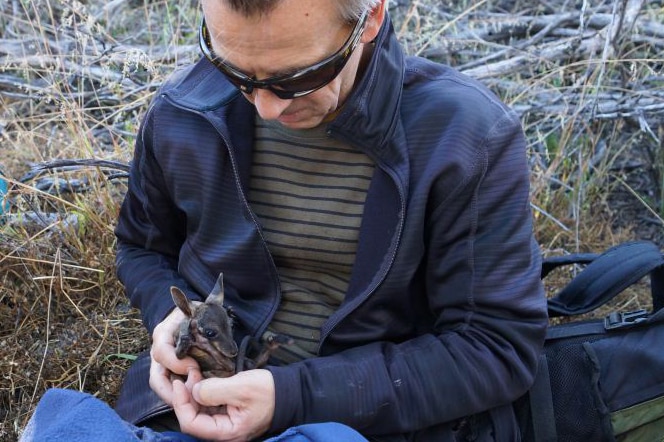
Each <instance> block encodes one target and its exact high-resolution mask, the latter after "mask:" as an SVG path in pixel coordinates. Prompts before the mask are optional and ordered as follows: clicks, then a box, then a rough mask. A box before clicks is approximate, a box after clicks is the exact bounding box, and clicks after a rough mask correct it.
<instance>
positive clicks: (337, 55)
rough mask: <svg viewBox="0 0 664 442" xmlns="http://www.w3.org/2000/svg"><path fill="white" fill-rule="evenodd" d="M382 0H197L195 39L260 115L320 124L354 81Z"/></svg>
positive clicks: (376, 28) (287, 121) (374, 31)
mask: <svg viewBox="0 0 664 442" xmlns="http://www.w3.org/2000/svg"><path fill="white" fill-rule="evenodd" d="M385 2H386V1H385V0H345V1H329V0H203V12H204V15H205V27H204V28H202V33H201V37H202V38H201V47H202V48H203V50H204V52H205V53H206V55H207V56H208V58H210V59H211V60H212V61H213V63H215V64H216V65H217V67H218V68H219V69H220V70H221V71H222V72H223V73H224V74H225V75H226V76H227V77H228V78H229V79H230V80H231V81H232V82H233V83H234V84H236V86H238V87H240V89H241V90H243V92H244V94H245V96H246V98H247V99H248V100H249V101H250V102H252V103H253V104H254V105H255V106H256V109H257V111H258V113H259V114H260V115H261V117H262V118H264V119H268V120H278V121H279V122H280V123H281V124H283V125H284V126H287V127H291V128H296V129H298V128H300V129H302V128H310V127H314V126H317V125H318V124H320V123H321V122H322V121H323V120H324V119H325V118H326V117H327V116H328V115H330V114H332V113H333V112H334V111H336V110H337V108H339V107H340V106H341V105H342V104H343V103H344V101H345V100H346V98H347V97H348V95H349V94H350V92H351V90H352V88H353V85H354V84H355V82H356V79H357V76H358V72H359V70H360V68H361V66H362V58H363V56H367V55H368V53H369V51H368V50H367V46H366V45H367V43H369V42H371V41H372V40H373V39H374V38H375V37H376V35H377V34H378V31H379V29H380V27H381V25H382V23H383V20H384V16H385Z"/></svg>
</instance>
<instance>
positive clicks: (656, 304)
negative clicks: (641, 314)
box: [542, 241, 664, 317]
mask: <svg viewBox="0 0 664 442" xmlns="http://www.w3.org/2000/svg"><path fill="white" fill-rule="evenodd" d="M567 264H587V266H586V268H585V269H583V270H582V271H581V272H580V273H579V274H578V275H577V276H576V277H575V278H574V279H572V281H570V282H569V284H567V285H566V286H565V287H564V288H563V289H562V290H561V291H560V292H558V293H557V294H556V295H555V296H554V297H553V298H550V299H549V300H548V307H549V316H550V317H556V316H572V315H578V314H582V313H588V312H590V311H592V310H594V309H596V308H598V307H600V306H602V305H604V304H606V303H607V302H608V301H610V300H611V299H613V298H614V297H615V296H616V295H618V294H619V293H621V292H622V291H623V290H625V289H626V288H627V287H629V286H631V285H632V284H634V283H636V282H638V281H639V280H640V279H641V278H643V277H644V276H646V275H648V274H650V275H651V291H652V297H653V311H657V310H659V309H660V308H662V306H664V258H663V257H662V253H661V252H660V250H659V248H658V247H657V246H656V245H655V244H654V243H652V242H650V241H634V242H627V243H623V244H619V245H617V246H614V247H612V248H610V249H608V250H606V251H605V252H604V253H601V254H588V253H582V254H571V255H567V256H564V257H556V258H547V259H545V260H544V263H543V265H542V277H545V276H546V275H547V274H548V273H549V272H551V270H553V269H554V268H556V267H559V266H561V265H567Z"/></svg>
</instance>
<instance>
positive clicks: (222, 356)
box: [171, 275, 238, 367]
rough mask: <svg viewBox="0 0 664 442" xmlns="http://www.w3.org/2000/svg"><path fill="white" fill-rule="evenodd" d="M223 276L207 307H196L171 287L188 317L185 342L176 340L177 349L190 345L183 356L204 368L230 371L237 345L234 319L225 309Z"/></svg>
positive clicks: (181, 329)
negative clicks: (234, 336)
mask: <svg viewBox="0 0 664 442" xmlns="http://www.w3.org/2000/svg"><path fill="white" fill-rule="evenodd" d="M222 277H223V275H220V276H219V280H218V281H217V284H216V285H215V287H214V289H213V290H212V292H211V293H210V294H209V295H208V297H207V298H206V300H205V302H204V303H195V302H193V301H191V300H189V299H188V298H187V296H186V295H185V294H184V293H183V292H182V290H180V289H179V288H178V287H171V296H172V297H173V302H175V305H176V306H177V307H178V308H179V309H180V310H182V312H183V313H184V314H185V315H186V316H187V319H186V322H187V325H186V326H185V327H181V328H180V331H179V334H180V335H182V334H186V335H187V336H186V339H177V342H178V345H180V342H183V343H185V344H182V345H187V348H186V349H183V350H184V352H186V353H187V354H189V355H191V356H192V357H194V359H196V360H197V361H198V362H199V364H200V365H201V367H204V366H205V367H217V366H219V367H221V366H224V367H227V366H229V364H230V361H231V360H232V359H233V358H235V357H236V356H237V353H238V348H237V344H236V343H235V341H234V340H233V317H232V314H231V312H230V310H229V309H228V308H226V307H225V306H224V289H223V280H222Z"/></svg>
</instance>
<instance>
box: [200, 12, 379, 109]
mask: <svg viewBox="0 0 664 442" xmlns="http://www.w3.org/2000/svg"><path fill="white" fill-rule="evenodd" d="M367 17H368V11H365V12H364V13H363V14H362V16H361V17H360V19H359V20H358V21H357V24H356V25H355V28H354V29H353V32H352V33H351V34H350V37H348V40H346V42H345V43H344V44H343V46H342V47H341V49H339V50H338V51H337V52H335V53H334V54H332V55H331V56H329V57H327V58H326V59H324V60H322V61H320V62H318V63H316V64H314V65H311V66H309V67H306V68H304V69H301V70H299V71H297V72H294V73H292V74H287V75H278V76H275V77H270V78H266V79H265V80H256V79H255V78H253V77H250V76H249V75H246V74H245V73H243V72H242V71H240V70H239V69H237V68H235V67H233V66H231V65H229V64H226V63H224V62H223V61H221V59H220V58H219V57H218V56H217V55H216V54H215V53H214V50H213V49H212V42H211V40H210V32H209V31H208V28H207V26H206V25H205V19H203V22H202V23H201V29H200V34H199V44H200V46H201V50H202V51H203V55H205V58H207V59H208V60H209V61H210V63H212V64H213V65H214V66H215V67H216V68H217V69H219V70H220V71H221V73H223V74H224V75H225V76H226V77H227V78H228V80H229V81H230V82H231V83H232V84H233V85H234V86H235V87H237V88H239V89H240V90H241V91H242V92H244V93H245V94H251V93H252V92H253V91H254V89H267V90H269V91H270V92H272V93H273V94H274V95H276V96H277V97H279V98H281V99H283V100H290V99H293V98H297V97H303V96H305V95H307V94H310V93H312V92H314V91H316V90H318V89H320V88H322V87H323V86H325V85H327V84H328V83H330V82H331V81H332V80H334V79H335V78H336V77H337V75H339V73H340V72H341V70H342V69H343V68H344V66H346V63H347V62H348V59H349V58H350V55H351V54H352V53H353V51H354V50H355V48H356V47H357V44H358V43H359V41H360V37H361V36H362V32H363V31H364V26H365V24H366V21H367Z"/></svg>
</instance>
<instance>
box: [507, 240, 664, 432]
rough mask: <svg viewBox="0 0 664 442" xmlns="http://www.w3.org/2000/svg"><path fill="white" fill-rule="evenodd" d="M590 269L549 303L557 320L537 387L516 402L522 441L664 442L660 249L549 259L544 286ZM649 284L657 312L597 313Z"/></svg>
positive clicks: (628, 246)
mask: <svg viewBox="0 0 664 442" xmlns="http://www.w3.org/2000/svg"><path fill="white" fill-rule="evenodd" d="M574 264H580V265H585V268H584V269H583V270H581V272H580V273H578V274H577V276H575V277H574V278H573V279H572V280H571V281H570V282H569V283H568V284H567V285H566V286H565V287H564V288H563V289H562V290H561V291H560V292H558V293H557V294H556V295H555V296H554V297H552V298H550V299H549V301H548V309H549V315H550V317H552V318H555V317H566V318H567V321H566V322H565V323H561V324H558V325H550V326H549V329H548V331H547V336H546V341H545V346H544V351H543V352H542V354H541V356H540V362H539V368H538V372H537V375H536V378H535V383H534V384H533V386H532V388H531V389H530V390H529V392H528V393H527V394H526V395H525V396H524V397H522V398H521V399H520V400H519V401H517V402H516V404H515V408H516V413H517V417H518V419H519V422H520V425H521V431H522V436H523V440H524V441H527V442H529V441H532V442H565V441H570V442H577V441H583V442H594V441H601V442H604V441H609V442H610V441H619V442H636V441H643V442H658V441H664V310H662V306H663V305H664V258H663V257H662V253H661V252H660V250H659V249H658V247H657V246H655V244H653V243H651V242H647V241H638V242H629V243H624V244H620V245H618V246H616V247H613V248H610V249H608V250H607V251H605V252H604V253H602V254H572V255H567V256H562V257H555V258H548V259H545V260H544V262H543V265H542V278H545V277H546V276H547V275H548V274H549V273H550V272H551V271H552V270H554V269H556V268H558V267H561V266H565V265H574ZM647 275H649V276H650V288H651V293H652V304H653V308H652V311H651V312H649V311H647V310H645V309H644V310H637V311H630V312H618V311H614V312H610V313H609V314H608V315H607V316H606V317H605V318H603V319H590V320H573V317H574V316H575V315H581V314H584V313H588V312H592V311H594V310H596V309H598V308H599V307H601V306H603V305H605V304H606V303H607V302H608V301H610V300H611V299H613V298H614V297H615V296H616V295H618V294H619V293H621V292H623V291H624V290H625V289H626V288H628V287H629V286H631V285H633V284H635V283H637V282H638V281H640V280H641V279H642V278H643V277H645V276H647Z"/></svg>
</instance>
